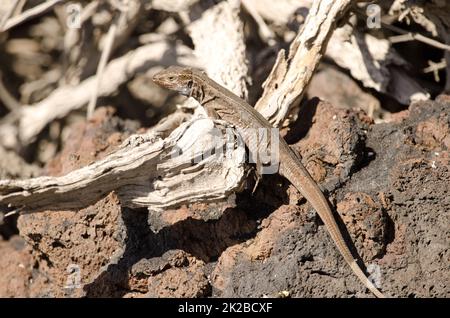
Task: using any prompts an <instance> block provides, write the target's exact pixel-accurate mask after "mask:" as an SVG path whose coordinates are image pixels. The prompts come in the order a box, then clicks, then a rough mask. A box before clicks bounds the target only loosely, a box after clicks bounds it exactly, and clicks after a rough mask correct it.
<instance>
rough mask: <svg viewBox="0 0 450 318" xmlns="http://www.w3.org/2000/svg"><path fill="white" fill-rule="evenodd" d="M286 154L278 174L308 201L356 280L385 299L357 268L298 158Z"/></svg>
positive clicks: (293, 154) (329, 212)
mask: <svg viewBox="0 0 450 318" xmlns="http://www.w3.org/2000/svg"><path fill="white" fill-rule="evenodd" d="M287 147H289V146H287ZM288 153H289V154H290V155H291V157H289V158H287V159H286V160H285V163H284V165H283V163H282V164H281V165H280V174H282V175H283V176H285V177H286V178H287V179H288V180H289V181H290V182H291V183H292V184H293V185H294V186H295V187H296V188H297V189H298V190H299V191H300V192H301V193H302V194H303V196H304V197H305V198H306V200H308V202H309V203H310V204H311V205H312V207H313V208H314V209H315V210H316V212H317V214H319V216H320V218H321V219H322V221H323V223H324V224H325V227H326V228H327V229H328V232H329V234H330V236H331V238H332V239H333V241H334V243H335V244H336V246H337V248H338V250H339V252H340V253H341V255H342V256H343V257H344V260H345V262H346V263H347V264H348V265H349V266H350V268H351V269H352V271H353V272H354V273H355V275H356V276H357V277H358V279H359V280H360V281H361V282H362V283H363V284H364V286H366V287H367V288H368V289H369V290H370V291H371V292H372V293H373V294H374V295H375V296H377V297H379V298H385V296H384V295H383V294H382V293H381V292H380V291H379V290H378V289H377V288H376V287H375V285H374V284H373V283H372V282H371V281H370V280H369V279H368V278H367V276H366V274H365V273H364V272H363V270H362V269H361V267H359V266H358V263H357V262H356V260H355V259H354V257H353V255H352V253H351V252H350V249H349V247H348V245H347V243H346V242H345V240H344V238H343V236H342V233H341V231H340V230H339V227H338V225H337V223H336V220H335V218H334V216H333V212H332V211H331V209H330V206H329V204H328V201H327V199H325V197H324V195H323V193H322V191H321V190H320V188H319V187H318V185H317V184H316V183H315V182H314V180H313V179H312V177H311V176H310V174H309V173H308V171H307V170H306V169H305V168H304V167H303V166H302V165H301V164H298V163H297V162H296V160H298V158H296V157H295V156H296V154H295V153H293V152H292V151H288ZM287 161H290V162H287ZM288 163H289V165H288Z"/></svg>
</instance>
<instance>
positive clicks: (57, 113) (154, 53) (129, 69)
mask: <svg viewBox="0 0 450 318" xmlns="http://www.w3.org/2000/svg"><path fill="white" fill-rule="evenodd" d="M175 61H176V62H177V63H179V64H185V65H195V64H196V62H195V58H194V57H193V55H192V54H191V50H190V49H189V48H187V47H185V46H183V45H181V44H175V45H174V44H172V43H170V42H167V41H159V42H155V43H151V44H147V45H145V46H142V47H139V48H137V49H136V50H134V51H131V52H129V53H127V54H126V55H124V56H122V57H119V58H117V59H115V60H113V61H111V62H110V63H109V64H108V66H107V67H106V69H105V72H104V78H105V79H107V80H105V81H102V82H101V83H100V88H99V96H107V95H111V94H114V93H115V92H116V91H117V88H118V87H119V86H120V85H121V84H123V83H125V82H126V81H127V80H129V79H130V78H131V77H133V76H134V75H135V74H136V73H137V72H144V71H147V70H148V69H149V68H150V67H152V66H159V65H162V66H164V65H165V66H168V65H171V64H174V62H175ZM95 85H96V81H95V76H92V77H90V78H88V79H86V80H84V81H83V82H82V83H80V84H79V85H77V86H75V87H73V86H62V87H59V88H58V89H56V90H55V91H54V92H53V93H52V94H51V95H49V96H48V97H47V98H46V99H44V100H42V101H40V102H39V103H37V104H34V105H31V106H24V107H22V114H21V118H20V128H19V135H20V139H21V140H22V142H24V143H25V144H26V143H29V142H31V141H33V140H34V138H35V137H36V136H37V134H39V133H40V132H41V131H42V129H44V128H45V127H46V126H47V124H49V123H50V122H52V121H53V120H55V119H57V118H62V117H64V116H66V115H67V114H68V113H70V112H71V111H73V110H76V109H79V108H81V107H83V106H84V105H86V104H87V103H88V101H89V98H90V97H91V94H92V92H93V90H94V88H95Z"/></svg>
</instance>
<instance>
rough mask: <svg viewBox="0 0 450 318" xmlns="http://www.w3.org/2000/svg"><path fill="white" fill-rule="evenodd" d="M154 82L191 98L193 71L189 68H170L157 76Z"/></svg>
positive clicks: (154, 77)
mask: <svg viewBox="0 0 450 318" xmlns="http://www.w3.org/2000/svg"><path fill="white" fill-rule="evenodd" d="M153 81H154V82H155V83H156V84H158V85H160V86H162V87H165V88H167V89H170V90H174V91H177V92H178V93H180V94H182V95H185V96H190V95H191V89H192V82H193V81H192V70H191V69H190V68H187V67H180V66H170V67H168V68H166V69H165V70H162V71H161V72H159V73H157V74H155V75H154V76H153Z"/></svg>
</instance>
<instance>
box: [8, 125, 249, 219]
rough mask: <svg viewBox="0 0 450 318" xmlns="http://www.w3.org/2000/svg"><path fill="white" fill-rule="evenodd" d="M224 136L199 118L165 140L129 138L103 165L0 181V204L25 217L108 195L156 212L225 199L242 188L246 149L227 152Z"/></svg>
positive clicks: (150, 136)
mask: <svg viewBox="0 0 450 318" xmlns="http://www.w3.org/2000/svg"><path fill="white" fill-rule="evenodd" d="M223 131H224V130H218V129H216V128H214V123H213V121H211V120H210V119H199V120H195V121H190V122H187V123H184V124H182V125H181V126H180V127H178V128H177V129H175V130H174V131H173V132H172V133H171V134H170V135H169V137H167V138H166V139H161V138H160V137H159V136H158V135H157V134H155V133H149V134H144V135H133V136H131V137H130V138H128V139H127V140H126V141H125V142H124V143H123V144H122V145H121V146H120V147H119V149H117V150H116V151H115V152H113V153H111V154H110V155H108V156H107V157H106V158H104V159H103V160H100V161H97V162H95V163H93V164H91V165H88V166H86V167H83V168H81V169H78V170H75V171H72V172H70V173H69V174H67V175H64V176H61V177H38V178H33V179H25V180H1V181H0V204H10V205H12V206H16V207H19V208H21V207H24V208H25V209H26V211H27V212H28V211H42V210H66V209H80V208H83V207H86V206H88V205H90V204H92V203H94V202H96V201H97V200H99V199H100V198H102V197H103V196H105V195H106V194H108V193H109V192H111V191H116V192H117V194H118V196H119V198H121V204H122V205H123V206H128V207H135V208H136V207H148V208H149V209H155V210H157V209H160V208H167V207H171V206H178V205H180V204H183V203H187V202H193V201H196V200H201V201H216V200H220V199H224V198H226V197H228V196H229V195H230V194H231V193H232V192H233V191H236V190H237V189H238V188H239V187H240V186H241V185H242V181H243V180H244V176H245V169H244V159H245V148H244V147H243V146H239V147H235V143H234V142H232V143H229V144H228V147H226V146H227V142H229V140H228V139H227V138H225V137H226V136H228V137H229V135H226V134H224V133H223ZM232 131H233V130H230V129H227V132H228V133H232ZM211 147H213V148H211ZM222 149H226V150H227V151H221V150H222ZM206 154H210V156H206Z"/></svg>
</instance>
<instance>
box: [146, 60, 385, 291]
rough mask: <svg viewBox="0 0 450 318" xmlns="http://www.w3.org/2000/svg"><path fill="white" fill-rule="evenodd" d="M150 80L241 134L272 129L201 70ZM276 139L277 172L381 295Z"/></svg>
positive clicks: (294, 158)
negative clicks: (316, 214) (228, 124)
mask: <svg viewBox="0 0 450 318" xmlns="http://www.w3.org/2000/svg"><path fill="white" fill-rule="evenodd" d="M153 81H154V82H156V83H157V84H159V85H160V86H163V87H165V88H168V89H171V90H174V91H177V92H178V93H180V94H182V95H185V96H190V97H193V98H195V99H196V100H197V101H198V102H199V103H200V104H201V105H202V106H203V107H205V109H206V111H207V112H208V115H210V116H213V117H215V118H219V119H221V120H224V121H225V122H228V123H230V124H232V125H234V126H235V127H237V128H238V129H239V132H240V133H241V134H246V131H248V129H249V128H253V129H259V128H265V129H270V128H272V125H271V124H270V123H269V122H268V121H267V120H266V119H265V118H264V117H263V116H262V115H261V114H260V113H259V112H258V111H256V110H255V109H254V108H253V107H252V106H250V105H249V104H248V103H247V102H245V101H244V100H242V99H241V98H239V97H238V96H236V95H235V94H233V93H232V92H230V91H229V90H227V89H226V88H224V87H222V86H221V85H219V84H218V83H216V82H214V81H213V80H211V79H210V78H209V77H208V76H206V74H204V73H203V72H201V71H198V70H194V69H191V68H187V67H178V66H171V67H169V68H167V69H165V70H163V71H161V72H159V73H158V74H156V75H155V76H154V77H153ZM242 137H243V139H244V140H248V139H249V138H251V137H250V136H242ZM246 137H247V138H246ZM278 138H279V171H278V172H279V174H281V175H282V176H284V177H285V178H286V179H288V180H289V181H290V182H291V183H292V184H293V185H294V186H295V187H296V188H297V189H298V191H300V193H301V194H302V195H303V196H304V197H305V198H306V200H308V202H309V203H310V204H311V205H312V207H313V208H314V209H315V210H316V211H317V213H318V214H319V216H320V218H321V219H322V221H323V223H324V224H325V226H326V228H327V229H328V231H329V233H330V235H331V238H332V239H333V241H334V242H335V244H336V246H337V248H338V250H339V252H340V253H341V254H342V256H343V257H344V259H345V261H346V262H347V264H348V265H349V266H350V267H351V269H352V271H353V272H354V273H355V274H356V276H357V277H358V278H359V279H360V280H361V282H362V283H363V284H364V285H365V286H366V287H367V288H368V289H369V290H370V291H371V292H372V293H374V294H375V295H376V296H377V297H381V298H384V295H383V294H382V293H381V292H380V291H379V290H378V289H377V288H376V287H375V286H374V285H373V283H372V282H371V281H370V280H369V279H368V278H367V276H366V275H365V274H364V272H363V271H362V269H361V268H360V267H359V265H358V264H357V262H356V260H355V259H354V258H353V256H352V253H351V252H350V249H349V248H348V246H347V244H346V242H345V240H344V238H343V236H342V233H341V232H340V230H339V227H338V225H337V223H336V220H335V219H334V216H333V213H332V211H331V209H330V206H329V204H328V201H327V200H326V199H325V197H324V195H323V193H322V191H321V190H320V189H319V186H318V185H317V184H316V182H315V181H314V180H313V179H312V177H311V176H310V174H309V173H308V171H307V170H306V168H305V167H304V166H303V165H302V163H301V162H300V158H299V156H298V155H297V154H296V153H295V152H294V151H293V150H292V149H291V148H290V147H289V145H288V144H287V143H286V142H285V141H284V139H283V138H282V137H278Z"/></svg>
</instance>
